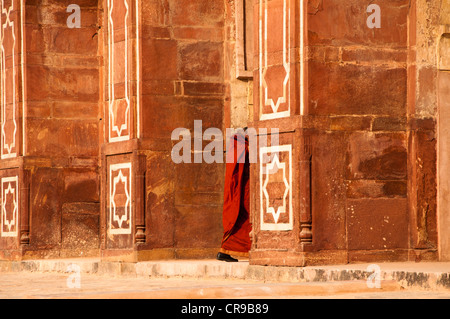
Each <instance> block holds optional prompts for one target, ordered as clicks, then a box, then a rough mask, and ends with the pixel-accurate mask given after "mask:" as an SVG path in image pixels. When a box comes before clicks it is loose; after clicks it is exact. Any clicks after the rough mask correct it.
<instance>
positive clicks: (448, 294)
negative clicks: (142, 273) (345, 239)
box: [0, 272, 450, 299]
mask: <svg viewBox="0 0 450 319" xmlns="http://www.w3.org/2000/svg"><path fill="white" fill-rule="evenodd" d="M77 283H79V285H77ZM36 298H37V299H59V298H63V299H79V298H81V299H203V298H205V299H222V298H224V299H292V298H339V299H352V298H360V299H365V298H377V299H386V298H389V299H411V298H420V299H428V298H448V299H450V291H419V290H409V289H403V288H402V287H400V286H399V285H398V283H395V282H381V288H380V289H377V288H369V287H368V286H367V284H366V282H365V281H342V282H313V283H311V282H309V283H264V282H255V281H246V280H235V279H227V280H226V279H225V280H217V279H215V280H207V279H199V280H192V279H190V280H189V279H150V278H141V277H140V278H135V277H127V276H124V277H110V276H100V275H94V274H81V275H80V276H79V282H77V278H75V277H74V274H59V273H37V272H25V273H1V274H0V299H36Z"/></svg>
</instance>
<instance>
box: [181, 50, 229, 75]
mask: <svg viewBox="0 0 450 319" xmlns="http://www.w3.org/2000/svg"><path fill="white" fill-rule="evenodd" d="M222 51H223V44H222V43H220V42H194V43H183V44H180V47H179V55H178V56H179V60H178V64H179V69H180V78H181V79H183V80H200V81H214V82H216V81H220V80H221V79H222V78H223V71H222V68H223V62H222V61H223V53H222Z"/></svg>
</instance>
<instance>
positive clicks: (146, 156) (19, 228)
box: [0, 0, 450, 266]
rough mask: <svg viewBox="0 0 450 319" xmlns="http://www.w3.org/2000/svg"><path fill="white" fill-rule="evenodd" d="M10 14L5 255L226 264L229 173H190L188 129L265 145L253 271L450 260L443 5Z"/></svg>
mask: <svg viewBox="0 0 450 319" xmlns="http://www.w3.org/2000/svg"><path fill="white" fill-rule="evenodd" d="M72 3H73V4H77V5H78V6H79V7H80V18H81V26H80V28H77V27H75V28H72V27H69V24H68V22H67V19H68V17H69V16H70V15H71V12H70V10H69V11H68V10H67V8H68V6H69V5H70V4H72ZM373 3H376V4H377V5H378V7H379V8H380V9H381V11H380V15H379V18H380V23H381V25H380V27H379V28H378V27H374V26H370V23H368V19H371V17H374V16H371V15H372V14H374V13H373V11H370V10H368V7H369V5H370V4H373ZM375 13H376V12H375ZM375 18H376V17H375ZM375 18H374V19H375ZM0 21H1V28H0V29H1V37H0V39H1V63H0V65H1V74H0V78H1V114H2V117H1V124H2V125H1V160H0V179H1V180H0V182H1V183H0V185H1V205H0V206H1V214H0V216H1V223H0V225H1V233H0V259H14V260H20V259H30V258H57V257H58V258H61V257H83V256H95V257H102V258H103V259H105V260H124V261H140V260H150V259H175V258H211V257H214V256H215V254H216V253H217V251H218V249H219V248H220V242H221V238H222V231H223V230H222V224H221V222H222V202H223V183H224V173H225V170H224V169H225V164H224V163H213V164H208V163H205V162H204V161H201V162H197V161H194V159H196V158H198V157H199V156H200V155H202V150H204V147H205V146H206V145H208V143H209V141H205V140H203V139H202V138H201V137H200V138H199V136H197V135H195V134H194V133H195V132H194V131H195V130H194V121H196V120H201V121H202V128H203V132H204V131H205V130H206V129H208V128H219V129H221V130H223V132H224V135H225V129H226V128H229V127H239V126H240V127H244V126H247V127H250V128H254V129H256V132H258V133H260V134H259V135H258V137H260V138H262V137H265V138H267V140H268V143H267V145H262V144H260V145H258V154H257V156H256V157H257V159H258V160H257V163H252V164H251V172H250V173H251V203H250V206H251V222H252V224H253V231H252V233H251V239H252V249H251V251H250V262H251V263H252V264H259V265H288V266H305V265H312V264H324V263H348V262H377V261H405V260H449V259H450V231H449V229H450V214H449V213H448V212H449V209H450V201H449V200H448V199H447V198H448V194H449V193H448V192H450V186H449V185H450V184H448V183H447V182H446V180H447V176H448V173H447V171H448V165H449V164H448V161H447V157H449V156H450V153H449V152H448V151H447V145H448V143H449V142H448V141H450V133H449V132H448V130H446V128H445V121H446V119H448V118H450V115H449V114H447V113H448V112H447V111H446V105H447V104H448V101H449V99H450V93H449V90H450V89H449V88H450V77H449V76H448V74H449V73H448V72H449V70H450V58H449V56H450V44H449V43H450V42H449V40H448V39H450V35H449V34H450V33H449V32H450V31H449V30H450V29H449V26H450V2H449V1H448V0H433V1H425V0H395V1H392V0H378V1H375V2H374V1H369V0H367V1H361V0H145V1H144V0H102V1H98V0H79V1H75V0H74V1H60V0H33V1H31V0H2V1H1V19H0ZM178 128H185V129H186V130H185V132H189V133H190V140H191V142H192V146H193V147H192V151H191V153H190V154H189V155H190V156H191V159H192V161H191V163H180V164H176V163H175V162H174V161H173V159H172V149H173V147H174V145H176V144H177V143H178V142H179V141H178V140H173V139H172V132H174V130H176V129H178ZM274 129H277V130H278V133H274V132H275V131H274ZM264 130H267V133H268V135H266V133H265V131H264ZM273 134H276V136H272V135H273ZM272 137H277V138H278V143H277V144H275V143H274V142H273V141H275V140H273V141H272ZM196 145H197V146H198V145H200V147H201V150H198V149H196V148H195V146H196ZM194 162H195V163H194Z"/></svg>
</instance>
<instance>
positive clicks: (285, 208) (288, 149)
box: [259, 145, 293, 231]
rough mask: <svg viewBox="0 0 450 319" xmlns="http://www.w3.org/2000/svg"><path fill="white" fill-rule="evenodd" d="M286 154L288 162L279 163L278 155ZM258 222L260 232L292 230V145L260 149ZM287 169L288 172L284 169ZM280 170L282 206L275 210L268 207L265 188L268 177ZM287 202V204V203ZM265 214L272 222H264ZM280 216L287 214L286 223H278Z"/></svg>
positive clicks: (268, 199) (268, 196) (267, 194)
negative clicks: (269, 156) (266, 159)
mask: <svg viewBox="0 0 450 319" xmlns="http://www.w3.org/2000/svg"><path fill="white" fill-rule="evenodd" d="M282 153H287V157H286V160H288V161H289V162H288V163H286V162H280V155H281V154H282ZM268 154H272V157H273V158H272V161H271V162H270V163H268V164H266V163H264V158H265V157H267V155H268ZM259 155H260V170H259V176H260V178H259V179H260V205H261V211H260V220H261V230H270V231H287V230H292V229H293V210H292V145H278V146H271V147H261V149H260V154H259ZM287 168H288V170H289V171H288V172H286V169H287ZM280 170H281V172H282V174H283V175H282V176H283V184H284V186H285V190H284V193H283V205H282V206H278V208H277V210H276V211H275V208H274V207H272V206H270V195H269V192H268V191H267V186H268V184H269V182H270V176H273V175H274V174H276V173H278V172H279V171H280ZM288 201H289V203H288ZM266 214H271V215H272V217H273V220H274V222H273V223H271V222H266V219H265V216H266ZM281 214H288V221H287V222H280V221H279V219H280V216H281Z"/></svg>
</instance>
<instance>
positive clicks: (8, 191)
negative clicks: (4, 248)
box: [1, 176, 19, 237]
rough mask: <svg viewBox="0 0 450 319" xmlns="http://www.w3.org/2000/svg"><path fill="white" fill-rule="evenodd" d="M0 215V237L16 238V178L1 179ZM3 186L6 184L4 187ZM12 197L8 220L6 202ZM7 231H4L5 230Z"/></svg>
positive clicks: (17, 218)
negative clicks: (0, 204)
mask: <svg viewBox="0 0 450 319" xmlns="http://www.w3.org/2000/svg"><path fill="white" fill-rule="evenodd" d="M1 182H2V213H1V216H2V217H1V237H17V236H18V220H19V217H18V215H19V214H18V210H19V208H18V193H17V185H18V177H17V176H15V177H7V178H2V181H1ZM5 184H8V186H7V187H5ZM10 197H12V204H13V208H12V212H10V213H11V217H10V219H7V213H8V212H7V208H6V207H7V206H6V204H7V201H8V199H9V198H10ZM6 228H7V230H6V231H5V229H6Z"/></svg>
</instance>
